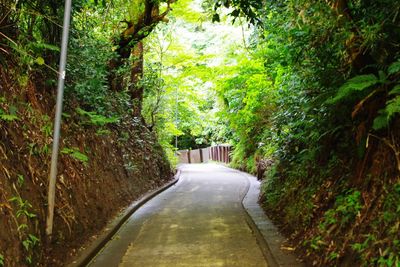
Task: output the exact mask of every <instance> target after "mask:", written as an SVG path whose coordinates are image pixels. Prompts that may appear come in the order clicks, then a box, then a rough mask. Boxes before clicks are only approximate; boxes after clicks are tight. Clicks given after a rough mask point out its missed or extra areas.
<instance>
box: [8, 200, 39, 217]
mask: <svg viewBox="0 0 400 267" xmlns="http://www.w3.org/2000/svg"><path fill="white" fill-rule="evenodd" d="M9 201H11V202H15V203H16V204H17V205H18V210H17V212H16V216H17V218H19V217H21V216H22V215H24V216H26V218H35V217H36V214H34V213H32V212H30V209H31V208H32V205H31V204H30V203H29V202H28V200H24V199H22V198H21V197H20V196H15V197H12V198H10V199H9Z"/></svg>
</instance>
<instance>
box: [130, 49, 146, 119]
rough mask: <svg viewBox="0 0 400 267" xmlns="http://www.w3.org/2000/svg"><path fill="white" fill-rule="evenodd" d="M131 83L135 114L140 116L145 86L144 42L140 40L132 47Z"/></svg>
mask: <svg viewBox="0 0 400 267" xmlns="http://www.w3.org/2000/svg"><path fill="white" fill-rule="evenodd" d="M131 56H132V57H133V63H132V67H131V85H130V86H129V94H130V96H131V99H132V103H133V116H135V117H140V115H141V112H142V100H143V86H142V84H141V79H142V78H143V42H138V43H137V44H136V45H135V47H134V48H133V49H132V55H131Z"/></svg>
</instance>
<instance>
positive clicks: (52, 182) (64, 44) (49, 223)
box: [46, 0, 72, 241]
mask: <svg viewBox="0 0 400 267" xmlns="http://www.w3.org/2000/svg"><path fill="white" fill-rule="evenodd" d="M71 1H72V0H66V1H65V10H64V24H63V32H62V40H61V55H60V66H59V73H58V87H57V104H56V115H55V119H54V134H53V150H52V154H51V167H50V179H49V191H48V196H47V200H48V206H47V208H48V210H47V220H46V235H47V238H48V240H49V241H50V240H51V235H52V233H53V219H54V202H55V201H54V200H55V189H56V178H57V161H58V147H59V143H60V127H61V114H62V102H63V95H64V81H65V65H66V62H67V48H68V33H69V25H70V20H71Z"/></svg>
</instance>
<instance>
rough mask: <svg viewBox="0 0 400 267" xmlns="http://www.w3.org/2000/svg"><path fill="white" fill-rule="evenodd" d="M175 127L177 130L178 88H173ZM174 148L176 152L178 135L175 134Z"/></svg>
mask: <svg viewBox="0 0 400 267" xmlns="http://www.w3.org/2000/svg"><path fill="white" fill-rule="evenodd" d="M175 127H176V129H178V87H176V88H175ZM175 148H176V151H178V135H177V134H175Z"/></svg>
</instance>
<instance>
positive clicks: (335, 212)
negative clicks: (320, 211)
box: [319, 190, 362, 231]
mask: <svg viewBox="0 0 400 267" xmlns="http://www.w3.org/2000/svg"><path fill="white" fill-rule="evenodd" d="M361 208H362V203H361V193H360V192H359V191H352V190H350V191H348V192H347V193H345V194H344V195H339V196H338V197H337V198H336V201H335V204H334V207H333V208H332V209H329V210H327V211H326V212H325V214H324V218H323V219H322V222H321V224H320V225H319V228H320V230H321V231H326V230H328V227H329V226H331V225H333V224H338V225H339V226H340V227H344V226H346V225H347V224H348V223H350V222H353V221H354V219H355V217H356V216H357V214H358V213H359V212H360V210H361Z"/></svg>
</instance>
